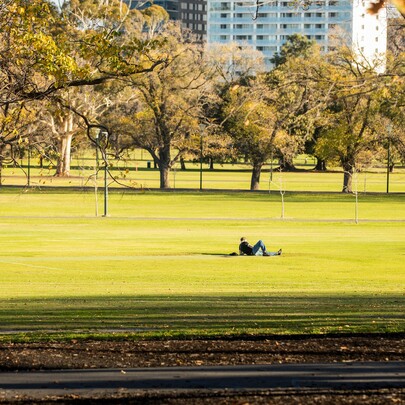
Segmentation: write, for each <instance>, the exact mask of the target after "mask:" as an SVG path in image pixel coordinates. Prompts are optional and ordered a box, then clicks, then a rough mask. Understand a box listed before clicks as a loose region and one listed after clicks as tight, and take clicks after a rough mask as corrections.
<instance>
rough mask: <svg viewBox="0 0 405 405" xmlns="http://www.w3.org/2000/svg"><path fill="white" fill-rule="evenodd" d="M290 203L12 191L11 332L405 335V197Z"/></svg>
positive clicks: (4, 274) (8, 194)
mask: <svg viewBox="0 0 405 405" xmlns="http://www.w3.org/2000/svg"><path fill="white" fill-rule="evenodd" d="M284 198H285V205H284V213H285V215H284V217H285V218H284V220H282V219H281V218H280V216H281V201H280V195H279V194H277V193H271V194H255V193H228V194H227V193H220V194H214V193H181V194H180V193H137V194H133V193H129V192H121V193H113V194H112V195H110V199H109V213H110V216H109V217H108V218H103V217H99V218H95V217H94V212H95V208H94V206H95V203H94V201H95V198H94V195H93V194H92V193H68V192H65V193H59V192H33V191H30V192H25V193H24V192H18V191H14V190H10V189H4V188H3V189H1V190H0V230H1V232H0V240H1V246H2V249H1V252H0V274H1V280H2V282H1V284H0V333H2V335H1V336H2V337H1V338H2V339H9V338H10V336H12V337H13V338H15V337H16V336H19V337H21V336H25V337H24V338H27V337H26V336H27V335H26V333H27V332H32V331H33V332H35V334H36V335H35V336H38V335H37V334H44V333H47V332H49V331H54V332H55V333H58V334H59V335H64V336H72V335H75V334H78V335H80V334H81V335H83V334H85V335H88V334H90V335H95V334H96V335H98V336H102V335H103V336H104V335H105V334H106V333H107V334H112V333H114V334H117V333H118V334H119V335H120V336H121V334H131V336H161V335H165V336H168V335H172V336H179V335H184V336H191V335H200V336H206V335H221V334H240V333H256V334H257V333H280V334H282V333H326V332H377V331H379V332H381V331H405V264H404V259H405V248H404V247H405V204H404V203H405V196H401V195H389V196H387V195H375V196H374V195H367V196H360V198H359V210H358V212H359V222H358V224H356V223H355V222H354V212H355V199H354V197H353V196H347V195H340V194H333V195H322V194H319V195H318V194H293V193H286V194H285V196H284ZM99 199H100V201H99V204H100V212H101V211H102V196H101V195H100V196H99ZM240 236H246V237H247V238H248V239H249V240H250V241H251V242H256V240H257V239H259V238H261V239H263V240H264V241H265V242H266V243H267V245H268V247H269V248H270V250H272V249H273V250H276V249H278V248H280V247H282V248H283V251H284V254H283V255H282V256H281V257H229V256H227V255H226V254H227V253H230V252H232V251H236V250H237V246H238V241H239V238H240ZM10 332H13V334H11V335H10ZM28 336H30V334H29V335H28Z"/></svg>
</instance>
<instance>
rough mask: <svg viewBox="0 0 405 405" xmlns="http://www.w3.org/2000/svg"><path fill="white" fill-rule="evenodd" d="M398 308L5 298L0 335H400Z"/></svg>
mask: <svg viewBox="0 0 405 405" xmlns="http://www.w3.org/2000/svg"><path fill="white" fill-rule="evenodd" d="M403 308H405V297H404V296H403V295H402V296H401V295H382V296H370V295H357V296H353V295H349V296H345V295H340V296H339V295H334V296H322V295H304V294H302V295H288V296H285V295H284V296H281V297H280V296H276V295H266V296H253V295H249V296H247V295H233V296H226V295H218V296H214V295H211V296H178V295H177V296H157V295H152V296H125V297H122V296H115V297H81V298H53V299H52V298H48V299H31V300H29V302H27V301H26V300H21V299H10V300H7V301H4V300H2V302H1V303H0V316H1V327H0V332H5V331H9V332H13V333H14V334H24V333H26V332H27V331H30V332H34V333H37V334H41V333H46V332H48V331H53V332H59V333H60V332H63V331H67V332H69V336H72V335H75V334H77V335H80V334H92V333H96V334H97V333H100V334H103V333H112V334H113V333H121V334H126V335H128V334H129V335H130V334H134V336H138V337H144V336H148V335H154V336H168V337H169V336H195V335H198V336H215V335H218V336H224V335H238V334H239V335H240V334H302V333H335V332H339V333H343V332H346V333H347V332H351V333H356V332H368V333H370V332H398V331H404V330H405V313H404V311H403ZM7 338H8V337H7V335H3V336H2V339H3V340H4V339H7Z"/></svg>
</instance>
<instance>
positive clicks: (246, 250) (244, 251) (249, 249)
mask: <svg viewBox="0 0 405 405" xmlns="http://www.w3.org/2000/svg"><path fill="white" fill-rule="evenodd" d="M239 253H240V254H241V255H248V256H252V255H253V246H251V245H249V243H248V242H247V241H245V240H244V241H243V242H241V244H240V245H239Z"/></svg>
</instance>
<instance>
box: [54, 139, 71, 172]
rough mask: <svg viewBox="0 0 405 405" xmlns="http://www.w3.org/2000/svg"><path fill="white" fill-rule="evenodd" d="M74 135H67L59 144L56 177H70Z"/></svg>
mask: <svg viewBox="0 0 405 405" xmlns="http://www.w3.org/2000/svg"><path fill="white" fill-rule="evenodd" d="M72 138H73V135H72V134H68V135H65V136H63V137H62V138H61V140H60V143H59V158H58V166H57V168H56V175H57V176H59V177H69V176H70V156H71V147H72Z"/></svg>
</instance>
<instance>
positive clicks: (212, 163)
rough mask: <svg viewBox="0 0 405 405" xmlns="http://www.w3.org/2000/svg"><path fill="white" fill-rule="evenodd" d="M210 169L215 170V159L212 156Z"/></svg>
mask: <svg viewBox="0 0 405 405" xmlns="http://www.w3.org/2000/svg"><path fill="white" fill-rule="evenodd" d="M210 170H214V159H213V158H212V157H210Z"/></svg>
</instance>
